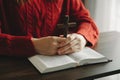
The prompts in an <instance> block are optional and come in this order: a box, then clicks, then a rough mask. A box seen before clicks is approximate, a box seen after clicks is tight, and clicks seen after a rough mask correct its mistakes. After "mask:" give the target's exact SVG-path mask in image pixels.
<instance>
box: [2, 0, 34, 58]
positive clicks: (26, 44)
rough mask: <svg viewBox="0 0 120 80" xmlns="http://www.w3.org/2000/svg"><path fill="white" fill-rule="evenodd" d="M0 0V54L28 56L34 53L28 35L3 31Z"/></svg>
mask: <svg viewBox="0 0 120 80" xmlns="http://www.w3.org/2000/svg"><path fill="white" fill-rule="evenodd" d="M1 4H2V3H1V0H0V55H7V56H18V57H28V56H32V55H34V54H36V51H35V49H34V46H33V43H32V41H31V37H30V36H13V35H10V34H6V33H3V32H4V28H5V27H4V26H3V24H4V23H3V18H2V16H1V15H2V8H1V6H2V5H1Z"/></svg>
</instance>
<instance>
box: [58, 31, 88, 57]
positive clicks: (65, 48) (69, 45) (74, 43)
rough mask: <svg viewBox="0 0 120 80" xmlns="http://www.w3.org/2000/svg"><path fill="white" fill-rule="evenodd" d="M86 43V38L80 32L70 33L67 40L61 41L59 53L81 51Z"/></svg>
mask: <svg viewBox="0 0 120 80" xmlns="http://www.w3.org/2000/svg"><path fill="white" fill-rule="evenodd" d="M85 45H86V39H85V38H84V37H83V36H82V35H80V34H76V33H73V34H68V37H67V40H66V41H64V42H61V43H60V47H59V49H58V54H59V55H64V54H70V53H73V52H77V51H80V50H81V49H83V48H84V47H85Z"/></svg>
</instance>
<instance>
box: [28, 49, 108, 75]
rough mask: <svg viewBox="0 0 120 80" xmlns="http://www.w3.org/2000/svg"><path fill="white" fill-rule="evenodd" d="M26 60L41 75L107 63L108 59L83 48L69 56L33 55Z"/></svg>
mask: <svg viewBox="0 0 120 80" xmlns="http://www.w3.org/2000/svg"><path fill="white" fill-rule="evenodd" d="M28 60H29V61H30V62H31V63H32V64H33V65H34V66H35V67H36V68H37V69H38V70H39V71H40V72H41V73H47V72H53V71H58V70H63V69H68V68H73V67H77V66H81V65H87V64H95V63H101V62H108V59H107V58H106V57H105V56H103V55H102V54H100V53H98V52H96V51H94V50H93V49H91V48H89V47H85V48H84V49H83V50H81V51H79V52H75V53H72V54H69V55H61V56H60V55H55V56H44V55H35V56H32V57H29V58H28Z"/></svg>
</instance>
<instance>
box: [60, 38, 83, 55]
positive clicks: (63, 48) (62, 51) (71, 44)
mask: <svg viewBox="0 0 120 80" xmlns="http://www.w3.org/2000/svg"><path fill="white" fill-rule="evenodd" d="M76 46H77V49H78V48H79V49H80V48H81V47H80V44H79V41H78V40H77V39H75V40H73V41H72V42H71V43H69V44H67V45H66V46H64V47H61V48H59V49H58V53H59V54H62V53H64V52H65V51H67V50H68V49H74V48H76Z"/></svg>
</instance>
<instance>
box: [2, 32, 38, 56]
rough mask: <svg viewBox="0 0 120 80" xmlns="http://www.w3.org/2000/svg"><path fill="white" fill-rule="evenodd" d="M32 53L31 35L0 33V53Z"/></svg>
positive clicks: (26, 54)
mask: <svg viewBox="0 0 120 80" xmlns="http://www.w3.org/2000/svg"><path fill="white" fill-rule="evenodd" d="M34 54H36V52H35V49H34V47H33V44H32V41H31V37H29V36H12V35H8V34H2V33H0V55H7V56H22V57H28V56H32V55H34Z"/></svg>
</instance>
